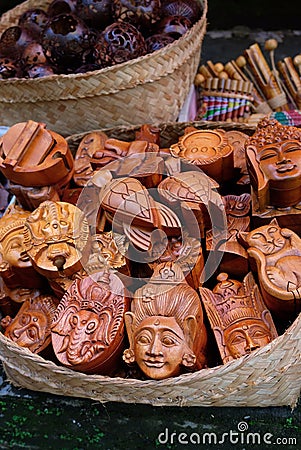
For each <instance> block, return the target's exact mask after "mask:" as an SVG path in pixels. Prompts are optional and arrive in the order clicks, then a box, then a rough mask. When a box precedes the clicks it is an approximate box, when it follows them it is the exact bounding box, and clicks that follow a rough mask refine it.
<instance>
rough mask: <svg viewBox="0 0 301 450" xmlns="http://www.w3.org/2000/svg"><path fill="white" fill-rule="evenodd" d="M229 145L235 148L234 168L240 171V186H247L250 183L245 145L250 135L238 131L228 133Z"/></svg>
mask: <svg viewBox="0 0 301 450" xmlns="http://www.w3.org/2000/svg"><path fill="white" fill-rule="evenodd" d="M226 136H227V138H228V141H229V144H230V145H231V146H232V147H233V156H234V167H235V169H239V170H240V175H241V178H240V179H239V180H238V182H237V183H238V184H240V185H247V184H249V183H250V178H249V173H248V169H247V161H246V150H245V143H246V141H247V139H248V135H247V134H245V133H242V132H241V131H237V130H230V131H227V132H226Z"/></svg>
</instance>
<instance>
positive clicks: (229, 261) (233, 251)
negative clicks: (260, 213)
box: [206, 194, 251, 276]
mask: <svg viewBox="0 0 301 450" xmlns="http://www.w3.org/2000/svg"><path fill="white" fill-rule="evenodd" d="M223 201H224V204H225V212H226V215H227V240H226V241H225V242H218V241H217V242H216V243H213V234H212V230H209V231H207V233H206V250H207V251H211V250H213V249H215V250H216V251H218V252H222V258H221V262H220V265H219V268H220V270H221V271H226V272H228V273H230V274H231V275H232V276H244V275H246V274H247V272H248V270H249V265H248V253H247V251H246V250H245V248H244V247H243V246H242V245H241V244H240V242H239V241H238V234H239V233H240V232H245V231H249V230H250V216H249V214H250V203H251V196H250V194H242V195H239V196H238V195H226V196H225V197H223Z"/></svg>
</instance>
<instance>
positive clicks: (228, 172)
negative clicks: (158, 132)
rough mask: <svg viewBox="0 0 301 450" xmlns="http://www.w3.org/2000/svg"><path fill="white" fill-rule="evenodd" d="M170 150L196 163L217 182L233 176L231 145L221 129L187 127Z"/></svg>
mask: <svg viewBox="0 0 301 450" xmlns="http://www.w3.org/2000/svg"><path fill="white" fill-rule="evenodd" d="M171 152H172V153H173V154H174V155H178V156H180V157H183V158H185V159H187V160H188V161H190V162H191V163H192V164H195V165H197V166H198V167H200V169H202V170H203V171H204V172H205V173H206V174H207V175H209V176H210V177H212V178H213V179H214V180H216V181H217V182H218V183H222V182H225V181H228V180H230V179H231V178H232V177H233V169H234V162H233V147H232V146H231V145H230V144H229V142H228V139H227V137H226V134H225V132H224V131H223V130H197V129H196V128H187V129H186V130H185V134H184V135H183V136H181V137H180V139H179V141H178V143H177V144H173V145H172V146H171Z"/></svg>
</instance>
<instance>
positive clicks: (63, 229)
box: [24, 201, 90, 279]
mask: <svg viewBox="0 0 301 450" xmlns="http://www.w3.org/2000/svg"><path fill="white" fill-rule="evenodd" d="M24 244H25V249H26V252H27V254H28V256H29V258H30V260H31V261H32V264H33V266H34V267H35V268H36V270H37V271H38V272H39V273H41V274H42V275H45V276H46V277H47V278H49V279H53V278H57V277H60V276H67V277H68V276H70V275H72V274H73V273H75V272H77V271H79V270H80V269H81V268H82V266H83V264H84V262H85V261H86V260H87V258H88V252H89V248H90V233H89V226H88V222H87V219H86V218H85V216H84V214H83V213H82V211H81V210H80V209H79V208H77V207H76V206H74V205H72V204H70V203H65V202H50V201H47V202H43V203H42V204H41V205H40V206H39V207H38V208H37V209H35V210H34V211H33V212H32V213H31V214H30V216H29V217H28V218H27V219H26V222H25V225H24Z"/></svg>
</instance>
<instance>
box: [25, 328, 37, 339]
mask: <svg viewBox="0 0 301 450" xmlns="http://www.w3.org/2000/svg"><path fill="white" fill-rule="evenodd" d="M27 336H28V337H29V339H31V340H34V339H36V338H37V330H36V328H35V327H33V328H28V330H27Z"/></svg>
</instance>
